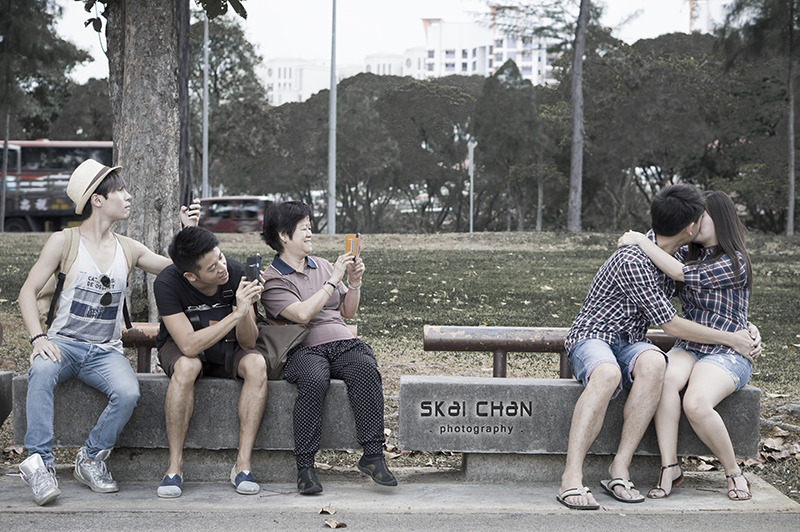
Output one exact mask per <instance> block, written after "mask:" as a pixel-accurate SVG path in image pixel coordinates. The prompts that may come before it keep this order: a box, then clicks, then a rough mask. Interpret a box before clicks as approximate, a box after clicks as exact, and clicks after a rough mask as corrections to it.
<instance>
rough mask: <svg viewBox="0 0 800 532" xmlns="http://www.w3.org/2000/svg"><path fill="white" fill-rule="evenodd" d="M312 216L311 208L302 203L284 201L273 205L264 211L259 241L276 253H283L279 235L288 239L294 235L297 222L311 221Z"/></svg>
mask: <svg viewBox="0 0 800 532" xmlns="http://www.w3.org/2000/svg"><path fill="white" fill-rule="evenodd" d="M313 216H314V213H313V211H312V210H311V206H310V205H307V204H306V203H303V202H302V201H284V202H283V203H273V204H272V205H270V206H269V207H268V208H267V210H266V211H264V224H263V228H262V229H261V239H262V240H264V242H265V243H266V244H267V245H268V246H269V247H271V248H272V249H274V250H275V251H277V252H278V253H282V252H283V242H281V237H280V233H286V234H287V235H288V236H289V238H291V237H292V236H293V235H294V230H295V228H296V227H297V224H298V222H300V220H302V219H303V218H308V219H309V220H311V219H312V218H313Z"/></svg>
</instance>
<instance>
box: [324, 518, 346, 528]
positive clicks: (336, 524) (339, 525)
mask: <svg viewBox="0 0 800 532" xmlns="http://www.w3.org/2000/svg"><path fill="white" fill-rule="evenodd" d="M325 524H326V525H328V526H329V527H331V528H347V525H346V524H345V523H340V522H339V521H337V520H335V519H326V520H325Z"/></svg>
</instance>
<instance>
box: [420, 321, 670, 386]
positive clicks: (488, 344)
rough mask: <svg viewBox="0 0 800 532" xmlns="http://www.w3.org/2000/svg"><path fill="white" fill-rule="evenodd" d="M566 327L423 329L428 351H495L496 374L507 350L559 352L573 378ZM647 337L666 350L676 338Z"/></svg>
mask: <svg viewBox="0 0 800 532" xmlns="http://www.w3.org/2000/svg"><path fill="white" fill-rule="evenodd" d="M568 332H569V329H568V328H566V327H460V326H451V325H425V326H424V328H423V332H422V339H423V349H424V350H425V351H489V352H491V353H493V354H494V360H493V369H492V376H493V377H505V376H506V366H507V362H508V353H560V354H561V363H560V365H559V368H560V369H559V375H560V377H561V378H562V379H570V378H572V371H571V370H570V369H569V363H568V361H567V353H566V351H564V340H565V339H566V337H567V333H568ZM647 338H648V340H650V341H651V342H653V343H654V344H656V345H657V346H658V347H660V348H661V349H663V350H664V351H665V352H666V351H668V350H669V349H670V348H671V347H672V345H673V344H674V343H675V338H673V337H672V336H669V335H667V334H666V333H665V332H664V331H655V330H651V331H648V333H647Z"/></svg>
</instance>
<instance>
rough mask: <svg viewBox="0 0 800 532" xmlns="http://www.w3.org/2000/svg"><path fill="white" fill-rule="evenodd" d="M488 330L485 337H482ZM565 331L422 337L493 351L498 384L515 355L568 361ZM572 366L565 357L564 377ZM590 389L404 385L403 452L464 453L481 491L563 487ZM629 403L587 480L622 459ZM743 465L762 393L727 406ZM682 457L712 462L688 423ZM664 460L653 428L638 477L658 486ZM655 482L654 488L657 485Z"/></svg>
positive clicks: (612, 416) (745, 393)
mask: <svg viewBox="0 0 800 532" xmlns="http://www.w3.org/2000/svg"><path fill="white" fill-rule="evenodd" d="M482 330H485V331H486V334H485V335H483V334H481V332H482ZM567 331H568V329H565V328H559V329H554V328H535V327H530V328H524V327H520V328H504V327H435V326H426V327H425V329H424V333H423V334H424V338H423V341H424V349H425V350H429V351H430V350H444V351H462V350H463V351H467V350H469V351H489V352H493V353H494V357H495V372H494V376H495V377H498V376H501V377H504V376H505V374H506V372H505V357H506V353H507V352H509V351H510V352H537V353H541V352H545V353H546V352H558V353H563V349H564V338H565V337H566V333H567ZM654 333H655V331H651V332H650V334H648V337H649V338H651V339H655V340H656V343H657V344H658V345H659V347H661V348H662V349H669V348H670V347H671V345H672V343H674V339H672V338H670V337H668V336H666V335H664V334H663V333H661V334H660V335H659V334H654ZM564 363H565V357H564V356H563V355H562V372H561V375H562V377H564V372H563V365H564ZM582 391H583V386H582V385H581V384H580V383H578V382H576V381H575V380H572V379H567V378H561V379H506V378H474V377H423V376H403V377H401V378H400V430H399V434H398V437H399V447H400V448H401V449H404V450H432V449H436V450H442V451H453V452H461V453H463V469H464V472H465V475H466V477H467V479H468V480H470V481H476V482H510V481H518V482H524V481H530V480H532V479H536V480H537V481H558V480H559V479H560V476H561V473H562V472H563V469H564V455H565V454H566V451H567V441H568V436H569V428H570V423H571V418H572V411H573V408H574V406H575V403H576V402H577V400H578V397H579V396H580V394H581V392H582ZM626 399H627V391H623V392H622V393H621V394H620V395H619V396H618V397H617V398H616V399H615V400H613V401H611V403H610V405H609V408H608V411H607V413H606V418H605V421H604V425H603V429H602V430H601V433H600V435H599V437H598V438H597V440H596V441H595V442H594V444H593V445H592V447H591V448H590V450H589V456H588V457H587V459H586V462H585V468H584V472H585V475H586V479H592V478H594V479H597V480H599V479H600V478H605V477H606V476H607V472H606V469H607V467H608V464H609V463H610V460H609V458H608V455H611V454H613V453H615V452H616V448H617V445H618V443H619V437H620V432H621V428H622V419H623V418H622V411H623V407H624V404H625V400H626ZM717 410H718V412H719V413H720V415H721V416H722V418H723V420H725V422H726V425H727V427H728V430H729V432H730V436H731V440H732V441H733V444H734V450H735V451H736V454H737V456H739V457H742V458H755V457H756V456H757V455H758V441H759V420H760V414H761V390H759V389H758V388H755V387H753V386H745V387H744V388H743V389H742V390H740V391H738V392H736V393H734V394H732V395H731V396H729V397H728V398H726V399H725V400H724V401H722V402H721V403H720V405H719V406H718V408H717ZM678 454H679V455H681V456H705V455H710V454H711V451H710V450H709V449H708V448H707V447H706V446H705V445H704V444H703V443H702V442H701V441H700V439H699V438H698V437H697V436H696V435H695V434H694V431H693V430H692V428H691V426H690V425H689V422H688V420H687V419H686V417H685V416H682V417H681V421H680V427H679V438H678ZM658 457H659V450H658V444H657V440H656V435H655V429H654V427H653V425H652V424H651V425H650V427H649V428H648V430H647V432H646V433H645V435H644V437H643V438H642V441H641V443H640V445H639V447H638V449H637V451H636V457H635V460H634V463H633V464H632V467H631V474H632V476H633V477H634V480H636V477H637V476H641V479H642V481H643V482H653V480H654V478H655V476H657V472H658V467H659V458H658ZM651 477H652V478H651Z"/></svg>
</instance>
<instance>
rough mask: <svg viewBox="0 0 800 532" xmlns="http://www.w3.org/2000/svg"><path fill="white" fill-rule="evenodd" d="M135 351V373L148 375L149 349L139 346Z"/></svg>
mask: <svg viewBox="0 0 800 532" xmlns="http://www.w3.org/2000/svg"><path fill="white" fill-rule="evenodd" d="M137 351H138V353H137V357H136V371H137V372H138V373H150V348H149V347H142V346H139V347H138V348H137Z"/></svg>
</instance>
